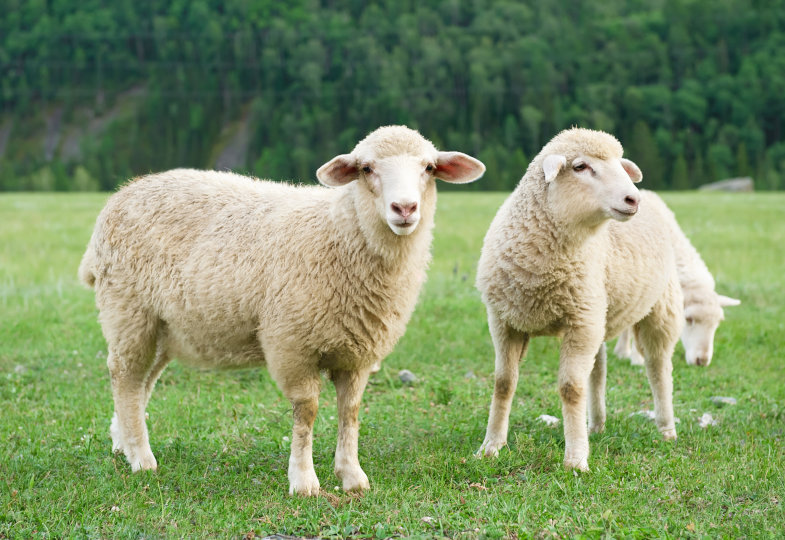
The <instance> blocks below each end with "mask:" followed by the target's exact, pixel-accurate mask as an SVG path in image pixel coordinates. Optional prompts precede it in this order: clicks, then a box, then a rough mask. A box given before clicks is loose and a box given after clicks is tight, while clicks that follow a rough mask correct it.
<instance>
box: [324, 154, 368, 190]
mask: <svg viewBox="0 0 785 540" xmlns="http://www.w3.org/2000/svg"><path fill="white" fill-rule="evenodd" d="M359 174H360V173H359V170H358V169H357V160H356V159H355V158H354V156H352V155H351V154H341V155H340V156H335V157H334V158H332V159H331V160H330V161H328V162H327V163H325V164H324V165H322V166H321V167H319V169H317V171H316V178H318V179H319V182H321V183H322V184H324V185H325V186H330V187H338V186H344V185H346V184H348V183H349V182H351V181H353V180H357V178H358V176H359Z"/></svg>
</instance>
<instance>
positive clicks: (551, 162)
mask: <svg viewBox="0 0 785 540" xmlns="http://www.w3.org/2000/svg"><path fill="white" fill-rule="evenodd" d="M566 165H567V158H566V157H564V156H562V155H560V154H550V155H547V156H545V159H544V160H542V170H543V172H544V173H545V181H546V182H552V181H553V179H554V178H556V176H557V175H558V174H559V171H560V170H562V169H563V168H564V167H565V166H566Z"/></svg>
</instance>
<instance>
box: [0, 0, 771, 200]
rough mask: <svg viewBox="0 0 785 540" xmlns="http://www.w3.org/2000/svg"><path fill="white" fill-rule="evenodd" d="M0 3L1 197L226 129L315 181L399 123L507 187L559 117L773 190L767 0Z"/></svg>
mask: <svg viewBox="0 0 785 540" xmlns="http://www.w3.org/2000/svg"><path fill="white" fill-rule="evenodd" d="M0 6H1V7H0V9H2V10H3V13H4V16H3V17H2V18H0V68H1V69H2V73H3V74H4V76H3V77H2V80H1V81H0V103H1V104H2V113H0V189H24V188H34V189H62V190H68V189H86V188H96V187H100V188H103V189H112V188H114V187H115V186H116V185H118V184H119V183H121V182H123V181H125V180H126V179H127V178H129V177H132V176H134V175H138V174H142V173H146V172H149V171H157V170H163V169H167V168H171V167H176V166H190V167H200V168H205V167H212V166H215V164H216V155H217V154H218V153H219V152H220V150H221V149H222V148H223V147H224V145H225V144H228V143H227V141H226V140H225V139H226V138H227V135H226V129H227V126H230V127H231V126H232V125H233V123H238V122H239V123H242V125H243V126H245V127H244V128H243V129H245V132H244V134H245V145H246V146H247V152H246V153H245V154H244V155H243V156H242V158H241V159H240V160H239V162H237V163H235V168H236V169H237V170H240V171H242V172H248V173H251V174H254V175H257V176H260V177H265V178H275V179H298V180H302V181H313V179H314V178H315V175H314V171H315V170H316V168H317V167H318V166H319V165H321V164H322V163H323V162H325V161H327V160H328V159H330V158H331V157H332V156H334V155H336V154H339V153H346V152H348V151H350V150H351V148H352V147H353V145H354V144H355V143H356V142H357V141H358V140H359V139H361V138H362V137H363V136H364V135H365V134H366V133H367V132H369V131H371V130H372V129H374V128H376V127H378V126H379V125H384V124H392V123H402V124H407V125H409V126H411V127H414V128H417V129H419V130H420V131H421V132H422V133H423V134H424V135H425V136H427V137H429V138H430V139H431V140H433V141H434V143H435V144H436V145H437V146H438V147H441V148H448V149H454V150H461V151H464V152H467V153H471V154H473V155H475V156H477V157H478V158H480V159H481V160H483V161H484V162H485V164H486V165H487V167H488V173H487V175H486V178H485V179H484V180H483V181H481V182H478V183H475V184H473V185H472V187H471V188H472V189H504V190H507V189H511V188H512V187H513V186H514V185H515V184H516V183H517V181H518V180H519V179H520V177H521V175H522V174H523V171H524V170H525V167H526V164H527V162H528V160H529V159H531V157H533V156H534V155H535V154H536V153H537V152H538V151H539V149H540V148H541V146H542V145H543V144H544V143H545V142H547V141H548V140H549V139H550V138H551V137H552V136H553V135H554V134H555V133H557V132H558V131H559V130H561V129H564V128H566V127H570V126H574V125H577V126H583V127H589V128H594V129H602V130H605V131H609V132H611V133H614V134H615V135H616V136H617V137H618V138H619V139H620V140H621V142H622V143H623V144H624V146H625V154H626V155H627V156H628V157H630V159H633V160H634V161H636V162H637V163H638V164H639V165H640V167H641V169H642V170H643V172H644V183H645V186H646V187H648V188H651V189H689V188H695V187H697V186H699V185H701V184H703V183H706V182H709V181H713V180H718V179H721V178H724V177H729V176H747V175H750V176H753V177H754V178H755V180H756V186H757V187H758V188H764V189H778V188H782V187H785V142H783V134H784V133H783V130H784V129H785V55H783V54H781V51H782V50H785V1H783V0H772V1H764V0H711V1H709V0H654V1H649V0H647V1H643V0H633V1H628V0H590V1H589V0H587V1H580V0H554V1H551V2H533V1H531V2H521V1H518V0H496V1H491V0H473V1H462V0H444V1H436V0H419V1H417V2H415V1H408V0H395V1H393V0H381V1H377V2H364V1H359V0H346V1H341V0H323V1H316V0H298V1H291V2H277V1H271V0H259V1H253V2H250V1H247V0H231V1H217V0H189V1H174V2H172V1H169V2H163V1H160V0H133V1H132V0H118V1H116V2H111V3H106V2H101V1H98V0H83V1H80V2H75V1H73V0H2V1H0ZM129 96H131V97H129ZM85 110H87V111H89V114H87V113H85V112H84V111H85ZM53 111H56V114H55V113H54V112H53ZM109 111H110V112H111V114H107V112H109ZM102 114H104V115H105V117H106V118H107V119H106V120H105V121H104V122H101V121H100V118H102V116H101V115H102ZM69 133H71V137H70V139H69V135H68V134H69ZM74 140H75V141H76V142H74ZM47 141H48V142H47ZM68 141H70V143H69V142H68ZM68 144H70V145H71V146H72V147H73V148H71V150H70V151H69V150H68V149H67V146H68Z"/></svg>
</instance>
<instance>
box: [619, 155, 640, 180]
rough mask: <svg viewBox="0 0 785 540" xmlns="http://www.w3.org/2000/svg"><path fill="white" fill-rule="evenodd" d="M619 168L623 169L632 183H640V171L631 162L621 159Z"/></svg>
mask: <svg viewBox="0 0 785 540" xmlns="http://www.w3.org/2000/svg"><path fill="white" fill-rule="evenodd" d="M621 166H622V167H623V168H624V170H625V171H626V172H627V175H629V177H630V179H631V180H632V181H633V182H640V181H641V179H642V178H643V173H641V170H640V169H639V168H638V166H637V165H636V164H635V163H633V162H632V161H630V160H628V159H624V158H622V160H621Z"/></svg>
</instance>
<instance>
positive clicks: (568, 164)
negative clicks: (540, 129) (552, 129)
mask: <svg viewBox="0 0 785 540" xmlns="http://www.w3.org/2000/svg"><path fill="white" fill-rule="evenodd" d="M622 152H623V150H622V147H621V144H619V141H617V140H616V139H615V138H614V137H613V136H612V135H609V134H608V133H604V132H601V131H592V130H589V129H581V128H573V129H569V130H566V131H562V132H561V133H559V134H558V135H557V136H556V137H554V138H553V139H552V140H551V141H550V142H549V143H548V144H547V145H546V146H545V147H544V148H543V150H542V152H540V155H539V156H538V158H535V162H537V163H539V164H540V165H541V167H542V174H543V176H544V181H545V184H546V185H547V189H548V191H549V193H551V194H552V195H553V199H554V200H555V203H556V205H557V206H559V207H560V211H562V212H564V213H565V215H570V216H571V217H573V218H574V219H576V220H578V221H589V222H601V221H604V220H607V219H609V218H611V219H615V220H618V221H626V220H628V219H630V218H631V217H632V216H634V215H635V214H636V213H637V211H638V203H639V202H640V193H639V192H638V189H637V188H636V187H635V186H634V185H633V183H634V182H640V181H641V179H642V177H643V175H642V174H641V171H640V169H639V168H638V166H637V165H635V163H633V162H632V161H630V160H629V159H625V158H623V157H622Z"/></svg>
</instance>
